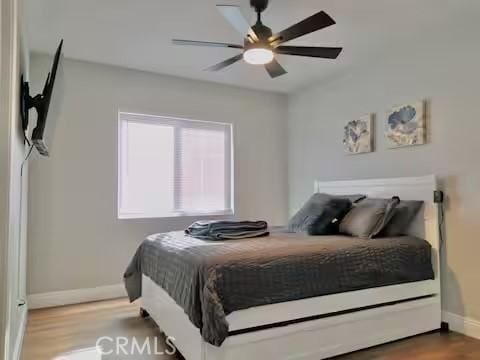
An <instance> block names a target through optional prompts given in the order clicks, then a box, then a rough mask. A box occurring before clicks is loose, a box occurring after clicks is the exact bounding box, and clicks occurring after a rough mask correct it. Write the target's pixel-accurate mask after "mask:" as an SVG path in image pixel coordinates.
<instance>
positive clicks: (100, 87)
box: [28, 41, 287, 294]
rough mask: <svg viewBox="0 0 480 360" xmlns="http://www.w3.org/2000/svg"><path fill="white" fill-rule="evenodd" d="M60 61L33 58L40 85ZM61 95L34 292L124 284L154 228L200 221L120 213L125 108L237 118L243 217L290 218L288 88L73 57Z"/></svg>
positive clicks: (36, 186) (32, 244) (39, 215)
mask: <svg viewBox="0 0 480 360" xmlns="http://www.w3.org/2000/svg"><path fill="white" fill-rule="evenodd" d="M65 46H68V41H66V44H65ZM50 62H51V58H49V57H46V56H42V55H34V56H33V57H32V59H31V78H32V83H33V84H34V85H35V89H36V90H38V89H39V88H40V87H41V86H42V85H43V82H44V80H45V76H46V73H47V71H48V69H49V67H50ZM55 97H56V98H55V99H54V100H53V103H52V106H53V108H52V109H51V111H50V113H49V116H50V119H49V121H51V122H50V123H49V126H53V127H54V128H55V130H54V131H53V134H52V136H51V140H50V143H51V150H52V156H51V157H50V158H39V157H38V156H35V158H34V159H33V161H32V163H31V168H30V176H31V177H30V204H31V205H30V212H29V240H28V241H29V244H28V245H29V247H28V293H29V294H36V293H45V292H51V291H59V290H68V289H82V288H92V287H97V286H104V285H113V284H119V283H121V281H122V275H123V271H124V269H125V267H126V266H127V264H128V262H129V260H130V258H131V257H132V256H133V254H134V252H135V250H136V248H137V246H138V245H139V244H140V243H141V241H142V240H143V239H144V237H145V236H146V235H148V234H152V233H157V232H165V231H170V230H180V229H184V228H185V227H186V226H187V225H189V224H190V223H191V222H193V221H194V219H193V218H170V219H149V220H118V219H117V112H118V110H119V109H122V110H127V111H133V112H141V113H148V114H159V115H171V116H177V117H185V118H191V119H199V120H210V121H221V122H232V123H233V124H234V140H235V160H236V162H235V175H236V176H235V185H236V194H235V203H236V211H237V217H238V218H239V219H266V220H268V221H269V222H270V223H272V224H283V223H285V219H286V213H287V199H286V196H285V194H286V193H287V182H286V178H287V172H286V171H287V168H286V161H285V159H286V156H287V149H286V133H285V129H286V112H287V101H286V97H285V96H283V95H277V94H270V93H266V92H257V91H252V90H244V89H240V88H235V87H229V86H223V85H217V84H213V83H207V82H200V81H192V80H185V79H181V78H175V77H169V76H161V75H155V74H152V73H146V72H140V71H135V70H128V69H123V68H118V67H112V66H106V65H99V64H93V63H87V62H80V61H73V60H65V61H64V66H63V70H62V71H61V72H60V73H59V77H58V83H57V84H56V93H55Z"/></svg>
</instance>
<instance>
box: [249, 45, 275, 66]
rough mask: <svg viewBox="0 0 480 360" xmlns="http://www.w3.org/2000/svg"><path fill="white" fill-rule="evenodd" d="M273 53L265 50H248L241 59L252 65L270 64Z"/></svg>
mask: <svg viewBox="0 0 480 360" xmlns="http://www.w3.org/2000/svg"><path fill="white" fill-rule="evenodd" d="M273 58H274V55H273V51H272V50H270V49H265V48H250V49H247V50H246V51H245V52H244V53H243V59H244V60H245V61H246V62H247V63H249V64H252V65H265V64H268V63H270V62H272V60H273Z"/></svg>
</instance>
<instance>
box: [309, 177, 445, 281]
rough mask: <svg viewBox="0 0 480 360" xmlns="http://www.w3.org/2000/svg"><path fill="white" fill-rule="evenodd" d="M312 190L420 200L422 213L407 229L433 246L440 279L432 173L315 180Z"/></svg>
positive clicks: (435, 267)
mask: <svg viewBox="0 0 480 360" xmlns="http://www.w3.org/2000/svg"><path fill="white" fill-rule="evenodd" d="M314 190H315V192H322V193H327V194H334V195H347V194H364V195H367V196H368V197H376V198H390V197H392V196H399V197H400V199H402V200H423V201H424V202H425V207H424V211H423V213H422V212H420V214H419V215H418V216H417V218H416V219H415V220H414V221H413V223H412V225H411V227H410V229H408V233H409V234H410V235H415V236H417V237H420V238H423V239H425V240H427V241H428V242H429V243H430V244H431V245H432V249H433V253H432V262H433V266H434V270H435V275H436V279H438V281H439V279H440V271H439V270H440V265H439V264H440V260H439V253H440V232H439V212H438V206H437V205H436V204H435V203H434V202H433V192H434V191H435V190H437V179H436V177H435V175H429V176H422V177H405V178H391V179H368V180H348V181H315V188H314Z"/></svg>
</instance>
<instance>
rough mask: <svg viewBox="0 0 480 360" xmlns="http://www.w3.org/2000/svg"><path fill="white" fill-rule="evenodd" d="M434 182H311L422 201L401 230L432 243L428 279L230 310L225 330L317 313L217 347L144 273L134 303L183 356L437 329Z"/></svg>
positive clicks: (204, 357) (286, 352) (270, 357)
mask: <svg viewBox="0 0 480 360" xmlns="http://www.w3.org/2000/svg"><path fill="white" fill-rule="evenodd" d="M436 189H437V181H436V178H435V176H425V177H414V178H395V179H374V180H355V181H333V182H321V181H315V189H314V190H315V192H325V193H330V194H357V193H359V194H365V195H368V196H369V197H382V198H386V197H391V196H394V195H397V196H400V198H401V199H403V200H423V201H425V210H424V212H423V213H422V214H419V216H418V218H417V219H416V220H415V221H414V223H413V224H412V227H411V229H410V230H409V233H410V234H411V235H416V236H420V237H422V238H424V239H426V240H427V241H428V242H429V243H430V244H431V245H432V249H433V253H432V260H433V266H434V271H435V280H427V281H419V282H414V283H408V284H401V285H393V286H385V287H379V288H373V289H367V290H359V291H352V292H347V293H340V294H334V295H328V296H321V297H316V298H310V299H304V300H297V301H289V302H284V303H279V304H271V305H265V306H258V307H254V308H250V309H246V310H240V311H236V312H234V313H232V314H230V315H228V316H227V321H228V323H229V325H230V331H235V330H242V329H252V328H255V327H259V326H262V325H268V324H278V323H279V322H286V321H291V320H295V319H304V318H308V317H312V316H319V315H325V317H322V318H317V319H316V320H308V321H302V322H296V323H293V324H289V325H284V326H279V327H272V328H268V329H264V330H255V331H252V332H247V333H242V334H238V335H232V336H229V337H228V338H227V339H226V340H225V342H224V343H223V345H222V346H221V347H215V346H213V345H210V344H208V343H206V342H205V341H204V340H203V339H202V337H201V335H200V332H199V330H198V329H197V328H196V327H194V326H193V325H192V323H191V322H190V321H189V319H188V317H187V315H186V314H185V312H184V311H183V309H182V308H181V307H180V306H178V305H177V304H176V303H175V302H174V301H173V300H172V299H171V298H170V296H169V295H168V294H167V293H166V292H165V291H164V290H163V289H162V288H161V287H159V286H158V285H156V284H155V283H154V282H153V281H152V280H150V279H149V278H148V277H145V276H144V277H143V295H142V307H143V308H144V309H145V310H146V311H147V312H148V313H149V314H150V316H151V317H152V318H153V320H154V321H155V322H156V323H157V324H158V326H159V327H160V329H161V330H162V331H163V332H164V333H165V334H166V335H169V336H171V337H173V338H175V344H176V346H177V348H178V350H179V351H180V352H181V353H182V355H183V356H184V357H185V359H187V360H244V359H259V360H260V359H261V360H287V359H288V360H293V359H296V360H299V359H302V360H318V359H325V358H328V357H332V356H336V355H340V354H345V353H349V352H352V351H356V350H360V349H364V348H368V347H371V346H375V345H379V344H383V343H386V342H390V341H393V340H398V339H402V338H405V337H409V336H413V335H417V334H421V333H424V332H428V331H432V330H437V329H439V328H440V324H441V299H440V267H439V265H440V261H439V251H440V237H439V215H438V208H437V206H436V204H434V203H433V191H434V190H436ZM386 304H387V305H386ZM339 313H340V314H339Z"/></svg>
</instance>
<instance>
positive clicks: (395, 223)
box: [378, 200, 423, 237]
mask: <svg viewBox="0 0 480 360" xmlns="http://www.w3.org/2000/svg"><path fill="white" fill-rule="evenodd" d="M422 206H423V201H416V200H411V201H400V203H399V204H398V205H397V207H396V208H395V211H394V212H393V216H392V218H391V220H390V221H389V222H388V224H387V226H385V228H384V229H383V230H382V231H381V233H380V234H379V235H378V236H379V237H392V236H401V235H405V234H406V231H407V229H408V227H409V226H410V224H411V223H412V221H413V219H415V216H417V214H418V212H419V211H420V209H421V208H422Z"/></svg>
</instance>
